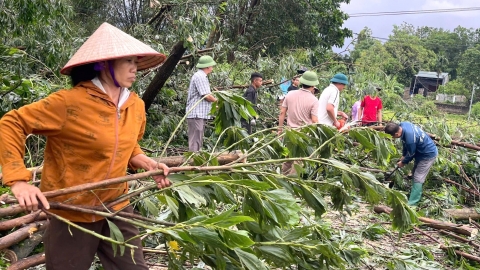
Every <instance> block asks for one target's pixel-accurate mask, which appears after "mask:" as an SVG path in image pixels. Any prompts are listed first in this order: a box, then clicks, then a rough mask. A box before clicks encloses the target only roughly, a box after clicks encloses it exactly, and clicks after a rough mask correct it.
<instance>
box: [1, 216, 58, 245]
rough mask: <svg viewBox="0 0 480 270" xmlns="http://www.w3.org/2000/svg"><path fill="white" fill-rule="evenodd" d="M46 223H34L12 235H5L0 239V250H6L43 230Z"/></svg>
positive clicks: (46, 221)
mask: <svg viewBox="0 0 480 270" xmlns="http://www.w3.org/2000/svg"><path fill="white" fill-rule="evenodd" d="M48 223H49V221H48V220H45V221H41V222H35V223H32V224H29V225H28V226H25V227H23V228H21V229H18V230H16V231H14V232H13V233H10V234H7V235H5V236H4V237H2V238H0V249H4V248H7V247H9V246H11V245H13V244H16V243H18V242H20V241H22V240H24V239H26V238H27V237H29V236H30V235H31V234H33V233H34V232H36V231H41V230H44V229H45V228H46V227H47V226H48Z"/></svg>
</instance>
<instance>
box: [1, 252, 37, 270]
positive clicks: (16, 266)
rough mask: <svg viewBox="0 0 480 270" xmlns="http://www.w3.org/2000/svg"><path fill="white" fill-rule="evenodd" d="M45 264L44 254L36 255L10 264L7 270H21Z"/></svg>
mask: <svg viewBox="0 0 480 270" xmlns="http://www.w3.org/2000/svg"><path fill="white" fill-rule="evenodd" d="M42 263H45V253H40V254H36V255H33V256H30V257H28V258H25V259H23V260H20V261H18V262H16V263H13V264H11V265H10V266H9V267H8V268H7V270H23V269H28V268H30V267H33V266H36V265H39V264H42Z"/></svg>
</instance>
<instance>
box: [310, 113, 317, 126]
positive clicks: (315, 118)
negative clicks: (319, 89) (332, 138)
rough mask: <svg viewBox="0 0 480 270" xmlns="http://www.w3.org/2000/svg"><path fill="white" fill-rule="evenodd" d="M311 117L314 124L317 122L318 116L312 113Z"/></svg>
mask: <svg viewBox="0 0 480 270" xmlns="http://www.w3.org/2000/svg"><path fill="white" fill-rule="evenodd" d="M311 119H312V123H315V124H316V123H318V116H316V115H313V114H312V116H311Z"/></svg>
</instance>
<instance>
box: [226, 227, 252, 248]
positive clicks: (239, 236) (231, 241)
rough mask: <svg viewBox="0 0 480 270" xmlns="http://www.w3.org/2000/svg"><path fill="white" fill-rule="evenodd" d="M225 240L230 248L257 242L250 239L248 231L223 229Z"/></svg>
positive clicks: (245, 246)
mask: <svg viewBox="0 0 480 270" xmlns="http://www.w3.org/2000/svg"><path fill="white" fill-rule="evenodd" d="M221 234H222V236H223V240H224V241H225V243H226V244H227V246H228V247H229V248H232V249H233V248H237V247H239V248H247V247H250V246H251V245H253V244H255V242H253V241H252V239H250V237H249V236H248V232H247V231H242V230H241V231H232V230H223V231H221Z"/></svg>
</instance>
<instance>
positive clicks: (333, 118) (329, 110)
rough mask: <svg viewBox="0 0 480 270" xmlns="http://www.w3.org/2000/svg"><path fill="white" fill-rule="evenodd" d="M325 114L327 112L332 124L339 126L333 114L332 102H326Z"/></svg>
mask: <svg viewBox="0 0 480 270" xmlns="http://www.w3.org/2000/svg"><path fill="white" fill-rule="evenodd" d="M327 114H328V117H330V119H332V121H333V125H334V126H335V127H337V128H338V127H339V126H340V123H338V121H337V117H336V115H335V106H333V104H331V103H328V104H327Z"/></svg>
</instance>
